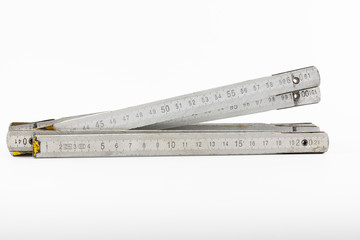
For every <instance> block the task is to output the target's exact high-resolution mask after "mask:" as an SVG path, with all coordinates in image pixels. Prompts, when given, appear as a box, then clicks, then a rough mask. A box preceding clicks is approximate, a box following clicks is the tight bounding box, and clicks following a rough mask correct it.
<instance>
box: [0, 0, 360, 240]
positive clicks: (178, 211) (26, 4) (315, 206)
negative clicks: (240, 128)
mask: <svg viewBox="0 0 360 240" xmlns="http://www.w3.org/2000/svg"><path fill="white" fill-rule="evenodd" d="M359 23H360V15H359V6H358V5H357V2H356V1H124V2H119V1H113V2H110V1H97V2H96V1H57V2H55V1H0V83H1V85H0V91H1V92H0V103H1V118H0V121H1V122H0V123H1V124H0V136H1V139H0V140H1V141H0V146H1V147H0V149H1V150H0V158H1V159H0V239H2V240H3V239H4V240H7V239H37V240H40V239H240V238H243V239H359V238H360V205H359V204H360V162H359V159H360V158H359V157H358V156H359V155H360V153H359V149H360V148H359V134H360V132H359V130H358V129H359V127H358V123H359V121H360V118H359V107H358V106H359V95H360V94H359V62H360V61H359V56H360V50H359V49H360V48H359V45H360V27H359ZM310 65H315V66H316V67H318V69H319V71H320V74H321V77H322V83H321V90H322V102H321V103H320V104H317V105H312V106H305V107H299V108H292V109H288V110H281V111H272V112H267V113H261V114H255V115H250V116H245V117H238V118H233V119H227V120H223V121H227V122H269V123H271V122H313V123H315V124H317V125H319V126H320V127H321V128H322V130H325V131H327V132H328V134H329V136H330V150H329V152H328V153H326V154H322V155H273V156H220V157H219V156H215V157H151V158H103V159H102V158H97V159H46V160H40V159H32V158H13V157H11V156H10V154H9V153H8V151H7V147H6V141H5V140H6V132H7V127H8V125H9V123H10V122H12V121H36V120H43V119H49V118H58V117H63V116H70V115H76V114H81V113H90V112H97V111H103V110H113V109H119V108H124V107H128V106H132V105H136V104H140V103H145V102H149V101H154V100H159V99H163V98H167V97H171V96H176V95H181V94H185V93H190V92H194V91H197V90H202V89H208V88H212V87H217V86H222V85H226V84H230V83H235V82H239V81H242V80H247V79H252V78H256V77H262V76H267V75H271V74H274V73H278V72H282V71H287V70H292V69H296V68H301V67H306V66H310Z"/></svg>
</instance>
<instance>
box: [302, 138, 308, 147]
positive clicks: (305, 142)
mask: <svg viewBox="0 0 360 240" xmlns="http://www.w3.org/2000/svg"><path fill="white" fill-rule="evenodd" d="M301 144H302V145H303V146H304V147H306V146H307V145H308V140H306V139H304V140H302V141H301Z"/></svg>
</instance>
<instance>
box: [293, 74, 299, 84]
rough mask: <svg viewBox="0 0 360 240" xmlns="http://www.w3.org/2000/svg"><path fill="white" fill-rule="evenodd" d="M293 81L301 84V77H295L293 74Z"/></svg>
mask: <svg viewBox="0 0 360 240" xmlns="http://www.w3.org/2000/svg"><path fill="white" fill-rule="evenodd" d="M292 81H293V83H294V84H299V82H300V79H299V78H298V77H294V76H293V79H292Z"/></svg>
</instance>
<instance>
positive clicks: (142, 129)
mask: <svg viewBox="0 0 360 240" xmlns="http://www.w3.org/2000/svg"><path fill="white" fill-rule="evenodd" d="M319 85H320V75H319V72H318V70H317V69H316V68H315V67H307V68H302V69H297V70H293V71H289V72H284V73H279V74H275V75H272V76H270V77H263V78H258V79H254V80H249V81H245V82H240V83H236V84H232V85H228V86H223V87H219V88H214V89H209V90H204V91H200V92H195V93H191V94H187V95H183V96H178V97H174V98H170V99H165V100H161V101H156V102H152V103H146V104H143V105H139V106H134V107H129V108H125V109H120V110H115V111H106V112H100V113H93V114H86V115H79V116H72V117H65V118H60V119H52V120H45V121H39V122H32V123H24V122H14V123H11V125H10V127H9V131H8V135H7V145H8V148H9V151H10V153H11V154H12V155H14V156H23V155H32V156H34V157H39V158H40V157H107V156H169V155H174V156H178V155H240V154H278V153H324V152H326V151H327V149H328V145H329V139H328V135H327V134H326V133H325V132H322V131H320V129H319V128H318V127H317V126H315V125H314V124H311V123H292V124H261V123H258V124H251V123H250V124H201V123H202V122H208V121H211V120H218V119H222V118H229V117H235V116H241V115H246V114H252V113H259V112H265V111H269V110H275V109H284V108H291V107H296V106H302V105H308V104H314V103H318V102H319V101H320V89H319Z"/></svg>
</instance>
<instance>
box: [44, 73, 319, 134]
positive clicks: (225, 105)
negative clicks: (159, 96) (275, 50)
mask: <svg viewBox="0 0 360 240" xmlns="http://www.w3.org/2000/svg"><path fill="white" fill-rule="evenodd" d="M319 85H320V76H319V72H318V70H317V69H316V68H315V67H307V68H303V69H298V70H294V71H289V72H285V73H281V74H276V75H273V76H270V77H264V78H258V79H254V80H249V81H245V82H240V83H236V84H232V85H228V86H224V87H219V88H214V89H209V90H205V91H200V92H196V93H192V94H187V95H183V96H179V97H174V98H170V99H165V100H161V101H157V102H152V103H147V104H143V105H139V106H135V107H130V108H126V109H120V110H116V111H108V112H103V113H98V114H93V115H88V116H82V117H77V118H71V119H62V120H60V121H55V122H50V123H49V125H48V126H47V125H45V124H44V125H43V127H49V128H53V129H57V130H80V129H82V130H92V129H134V128H139V127H144V126H158V127H159V128H162V126H161V123H165V125H167V123H168V122H171V126H179V125H185V124H187V123H186V122H185V123H184V122H183V119H185V120H186V121H188V120H189V122H191V123H196V122H202V121H210V120H212V119H218V118H219V114H220V115H224V116H227V115H230V116H238V115H243V114H249V113H255V112H261V111H268V110H272V109H278V108H286V107H292V106H297V105H304V104H311V103H316V102H318V101H319V100H320V97H319V96H320V95H319V94H320V93H319V90H318V89H316V87H318V86H319ZM305 89H311V90H308V91H311V92H313V91H315V90H316V91H317V93H315V95H316V96H318V97H317V98H316V97H315V95H313V96H312V97H309V96H306V95H304V96H302V95H301V94H299V91H301V90H305ZM277 96H280V97H277ZM281 96H283V97H284V98H287V99H282V97H281ZM302 98H306V99H308V103H305V102H306V101H304V102H303V104H301V103H300V102H301V101H302ZM266 101H270V102H268V103H266ZM297 103H298V104H297ZM240 106H242V107H241V109H240ZM222 109H223V110H222ZM232 109H235V111H233V110H232ZM219 110H221V111H220V112H221V113H219ZM242 112H244V113H242ZM199 114H200V115H201V117H199V119H197V118H196V116H197V115H199ZM194 116H195V117H194ZM174 123H176V124H174Z"/></svg>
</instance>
